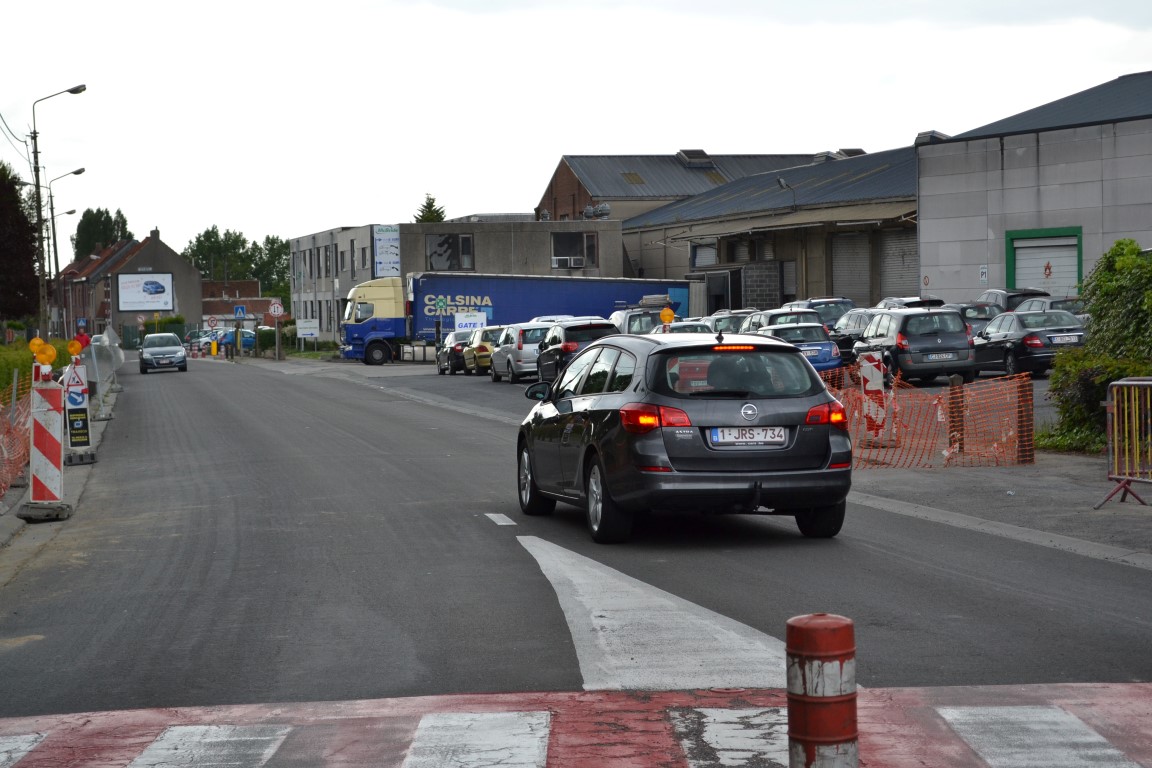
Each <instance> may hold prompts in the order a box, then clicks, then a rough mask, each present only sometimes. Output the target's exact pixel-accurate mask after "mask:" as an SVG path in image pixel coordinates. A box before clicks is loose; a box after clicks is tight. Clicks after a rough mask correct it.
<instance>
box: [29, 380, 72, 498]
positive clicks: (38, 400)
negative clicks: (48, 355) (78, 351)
mask: <svg viewBox="0 0 1152 768" xmlns="http://www.w3.org/2000/svg"><path fill="white" fill-rule="evenodd" d="M31 441H32V446H31V452H30V453H29V459H28V464H29V467H30V468H31V470H32V472H31V474H32V480H31V482H30V483H29V485H30V493H29V501H28V503H26V504H25V505H24V506H23V507H22V508H21V510H20V512H18V513H17V517H20V518H22V519H24V520H63V519H65V518H67V517H71V515H72V507H71V506H70V505H68V504H65V503H64V387H63V386H61V385H60V383H59V382H57V381H54V380H53V379H52V366H50V365H39V364H36V365H33V366H32V431H31Z"/></svg>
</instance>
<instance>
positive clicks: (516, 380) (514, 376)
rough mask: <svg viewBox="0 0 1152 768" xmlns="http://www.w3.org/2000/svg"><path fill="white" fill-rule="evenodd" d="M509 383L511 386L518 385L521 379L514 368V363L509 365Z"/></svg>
mask: <svg viewBox="0 0 1152 768" xmlns="http://www.w3.org/2000/svg"><path fill="white" fill-rule="evenodd" d="M508 382H509V383H510V384H518V383H519V382H520V377H519V376H518V375H517V374H516V369H515V368H513V367H512V363H508Z"/></svg>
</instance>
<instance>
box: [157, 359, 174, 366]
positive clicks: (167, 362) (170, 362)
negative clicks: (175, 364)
mask: <svg viewBox="0 0 1152 768" xmlns="http://www.w3.org/2000/svg"><path fill="white" fill-rule="evenodd" d="M157 362H159V363H160V365H172V361H171V360H164V359H163V358H162V359H160V360H159V361H157Z"/></svg>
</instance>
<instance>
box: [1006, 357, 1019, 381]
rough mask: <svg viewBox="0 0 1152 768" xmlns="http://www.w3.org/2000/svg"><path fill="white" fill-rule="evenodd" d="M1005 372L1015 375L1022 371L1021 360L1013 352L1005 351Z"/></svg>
mask: <svg viewBox="0 0 1152 768" xmlns="http://www.w3.org/2000/svg"><path fill="white" fill-rule="evenodd" d="M1004 373H1006V374H1008V375H1009V376H1015V375H1016V374H1018V373H1020V361H1019V360H1017V359H1016V355H1014V354H1012V353H1011V352H1005V353H1004Z"/></svg>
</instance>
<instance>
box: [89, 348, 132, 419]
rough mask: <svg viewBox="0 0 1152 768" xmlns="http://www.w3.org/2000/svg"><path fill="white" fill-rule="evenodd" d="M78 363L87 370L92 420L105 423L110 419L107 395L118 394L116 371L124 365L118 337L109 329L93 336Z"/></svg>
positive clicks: (118, 385)
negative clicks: (106, 406)
mask: <svg viewBox="0 0 1152 768" xmlns="http://www.w3.org/2000/svg"><path fill="white" fill-rule="evenodd" d="M80 362H82V363H83V364H84V366H85V367H86V368H87V373H88V398H89V408H90V409H91V410H92V418H93V419H94V420H95V421H105V420H107V419H109V418H111V416H110V415H108V411H107V409H106V408H105V405H106V403H107V398H108V395H109V393H112V392H119V391H120V389H121V387H120V384H119V382H118V381H117V380H116V371H117V370H119V368H120V366H122V365H124V350H123V349H122V348H121V346H120V337H119V336H117V335H116V331H114V330H112V329H111V328H109V329H107V330H106V331H104V333H102V334H100V335H98V336H94V337H93V341H92V343H91V344H89V345H88V346H87V347H85V348H84V351H83V352H81V353H80Z"/></svg>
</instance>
